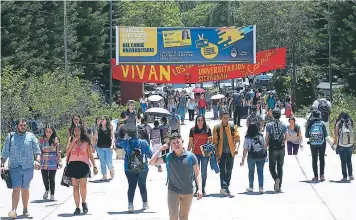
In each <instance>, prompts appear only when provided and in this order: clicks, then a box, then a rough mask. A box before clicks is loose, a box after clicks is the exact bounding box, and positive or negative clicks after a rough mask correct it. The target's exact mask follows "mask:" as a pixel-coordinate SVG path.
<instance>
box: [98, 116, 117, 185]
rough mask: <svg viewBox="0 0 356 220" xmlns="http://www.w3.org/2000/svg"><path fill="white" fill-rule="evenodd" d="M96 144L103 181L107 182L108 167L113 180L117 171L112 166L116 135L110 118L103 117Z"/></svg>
mask: <svg viewBox="0 0 356 220" xmlns="http://www.w3.org/2000/svg"><path fill="white" fill-rule="evenodd" d="M96 140H98V142H97V143H96V145H97V147H98V154H99V159H100V169H101V174H102V175H103V178H102V179H101V181H107V180H108V177H107V171H106V167H108V168H109V171H110V176H111V178H114V176H115V171H114V166H113V164H112V154H113V150H114V144H115V135H114V129H113V126H112V125H111V123H110V119H109V117H108V116H103V117H101V123H100V126H99V129H98V132H97V136H96Z"/></svg>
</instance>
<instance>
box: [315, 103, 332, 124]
mask: <svg viewBox="0 0 356 220" xmlns="http://www.w3.org/2000/svg"><path fill="white" fill-rule="evenodd" d="M318 110H319V111H320V113H321V120H322V121H324V122H328V121H329V115H330V107H329V105H328V102H327V101H326V100H319V105H318Z"/></svg>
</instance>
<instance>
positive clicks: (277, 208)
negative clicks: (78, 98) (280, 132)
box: [0, 112, 356, 220]
mask: <svg viewBox="0 0 356 220" xmlns="http://www.w3.org/2000/svg"><path fill="white" fill-rule="evenodd" d="M211 116H212V113H211V112H208V113H207V118H211ZM283 121H284V122H287V120H286V119H285V118H284V119H283ZM217 123H218V121H213V120H209V119H208V124H209V126H211V127H213V126H214V125H215V124H217ZM244 123H245V120H242V124H244ZM297 123H299V124H304V123H305V121H304V119H297ZM192 126H193V122H187V123H186V125H184V126H183V128H182V135H183V137H184V140H185V143H188V134H189V128H191V127H192ZM302 127H303V126H302ZM239 132H240V135H241V136H242V137H243V136H244V135H245V133H246V127H245V126H244V127H242V128H239ZM302 132H303V133H304V131H302ZM242 142H243V140H242ZM304 146H306V147H305V148H306V149H305V150H304V151H301V152H300V153H299V155H298V156H286V158H285V164H284V178H283V193H280V194H276V193H275V192H274V191H273V180H272V178H271V176H270V173H269V170H268V166H265V168H264V173H265V187H264V188H265V190H266V194H264V195H260V194H258V193H245V189H246V187H247V186H248V176H247V173H248V169H247V166H246V165H245V166H244V167H240V165H239V163H240V161H241V156H242V147H241V148H240V151H239V155H238V156H237V157H236V158H235V162H234V169H233V173H232V180H231V192H232V194H233V197H232V198H226V197H221V196H220V194H219V191H220V186H219V175H218V174H215V173H214V172H213V171H212V170H210V169H209V171H208V180H207V186H206V191H207V194H208V195H207V196H206V197H204V198H203V199H202V200H200V201H197V200H196V199H194V201H193V204H192V207H191V213H190V219H193V220H195V219H212V220H215V219H216V220H217V219H223V220H228V219H239V220H243V219H250V220H254V219H273V220H279V219H280V220H285V219H289V220H309V219H310V220H315V219H322V220H336V219H337V220H350V219H356V183H355V182H352V183H342V182H341V181H339V180H340V179H341V176H342V175H341V166H340V159H339V157H338V155H336V154H335V152H333V151H332V150H331V149H330V146H328V150H327V157H326V168H325V177H326V181H325V182H322V183H312V182H310V180H311V179H312V177H313V172H312V162H311V153H310V149H309V147H308V145H307V144H306V143H304ZM97 164H100V163H99V162H97ZM114 165H115V171H116V176H115V179H113V180H112V181H110V182H105V183H100V182H96V180H98V179H100V178H101V175H100V174H99V175H97V176H94V177H93V178H92V179H91V180H90V182H89V184H88V199H87V203H88V206H89V213H88V214H87V215H81V216H75V217H73V215H72V213H73V212H74V209H75V205H74V200H73V197H72V189H71V188H66V187H63V186H61V185H60V184H59V183H60V178H61V176H62V172H63V170H59V171H58V173H57V176H56V183H57V189H56V199H57V200H56V201H43V200H42V194H43V192H44V187H43V184H42V179H41V174H40V172H39V171H36V172H35V176H34V179H33V181H32V184H31V189H30V191H31V195H30V205H29V212H30V214H31V216H32V218H33V219H66V218H69V217H70V218H71V219H120V220H121V219H145V220H146V219H168V208H167V202H166V200H167V187H166V185H165V183H166V172H165V171H164V172H162V173H158V172H157V170H156V169H155V167H151V169H150V171H149V175H148V178H147V189H148V201H149V205H150V209H148V210H146V211H141V210H140V209H141V207H142V202H141V198H140V194H139V190H138V189H137V191H136V197H135V201H134V206H135V209H136V210H137V211H135V213H133V214H129V213H127V206H128V203H127V188H128V186H127V180H126V177H125V175H124V172H123V161H122V160H116V159H115V160H114ZM0 190H1V191H0V198H1V200H0V201H1V202H0V217H1V219H8V218H7V212H8V211H9V210H10V207H11V191H10V190H8V189H6V186H5V183H4V182H3V181H1V182H0ZM255 190H257V174H255ZM18 212H19V213H21V212H22V205H20V206H19V208H18Z"/></svg>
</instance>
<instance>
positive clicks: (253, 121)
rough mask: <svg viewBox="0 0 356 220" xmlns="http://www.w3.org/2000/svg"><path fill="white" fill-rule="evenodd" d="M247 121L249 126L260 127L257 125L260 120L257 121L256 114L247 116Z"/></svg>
mask: <svg viewBox="0 0 356 220" xmlns="http://www.w3.org/2000/svg"><path fill="white" fill-rule="evenodd" d="M247 120H248V123H249V124H255V125H257V126H258V127H259V126H260V125H259V122H260V119H259V116H258V115H257V113H256V114H251V115H249V116H248V118H247Z"/></svg>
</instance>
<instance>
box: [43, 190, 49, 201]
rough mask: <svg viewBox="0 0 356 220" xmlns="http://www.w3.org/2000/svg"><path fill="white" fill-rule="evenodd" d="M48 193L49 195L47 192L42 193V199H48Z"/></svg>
mask: <svg viewBox="0 0 356 220" xmlns="http://www.w3.org/2000/svg"><path fill="white" fill-rule="evenodd" d="M48 193H49V191H46V192H45V193H43V199H48Z"/></svg>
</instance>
